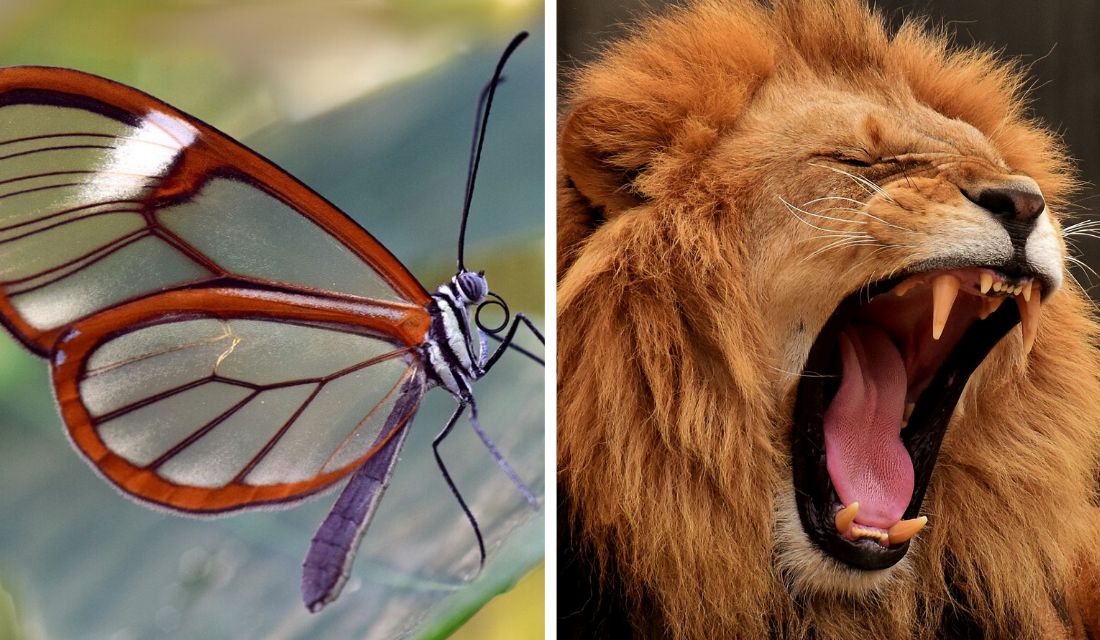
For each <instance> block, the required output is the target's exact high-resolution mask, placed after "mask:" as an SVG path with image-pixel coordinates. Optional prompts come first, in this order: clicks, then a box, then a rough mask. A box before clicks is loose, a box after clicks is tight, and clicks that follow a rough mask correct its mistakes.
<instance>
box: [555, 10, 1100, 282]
mask: <svg viewBox="0 0 1100 640" xmlns="http://www.w3.org/2000/svg"><path fill="white" fill-rule="evenodd" d="M666 4H681V3H680V2H662V1H661V0H648V1H644V2H643V1H640V0H604V1H594V0H560V1H559V2H558V65H559V67H558V68H559V85H558V86H559V93H560V87H561V86H562V79H561V78H562V73H561V72H563V71H564V72H566V73H567V72H568V70H570V69H573V68H575V67H576V66H577V65H578V64H582V63H584V62H585V61H587V60H590V59H591V58H592V57H593V55H594V54H595V53H596V52H598V51H599V47H600V42H601V41H603V40H605V39H608V38H615V37H617V36H620V35H622V34H623V29H622V27H621V25H622V24H625V23H629V22H631V21H632V20H633V19H635V18H636V17H638V16H640V15H644V14H645V13H647V12H649V11H654V10H660V9H661V8H662V7H664V6H665V5H666ZM872 4H873V5H874V6H876V7H878V8H879V9H880V10H882V11H883V12H884V13H885V14H886V15H887V17H888V18H889V21H890V23H891V24H892V25H894V26H897V25H899V24H900V23H901V21H902V20H903V19H904V17H905V16H907V15H917V16H925V17H927V18H928V19H929V23H930V24H931V25H932V26H934V27H939V26H941V25H942V26H945V27H947V28H948V29H950V30H951V31H952V32H954V33H955V40H956V42H957V43H958V44H960V45H964V46H969V45H971V44H982V45H984V46H986V47H989V48H992V49H995V50H997V51H1000V52H1001V53H1002V55H1004V56H1007V57H1012V58H1018V59H1019V60H1020V61H1021V62H1023V63H1024V64H1025V65H1028V66H1029V67H1030V69H1031V75H1032V77H1033V78H1034V85H1033V86H1034V89H1033V90H1032V94H1031V95H1032V98H1033V103H1032V109H1033V110H1034V113H1035V115H1037V116H1038V117H1039V118H1041V119H1042V120H1043V121H1044V122H1045V123H1046V124H1047V125H1048V126H1050V127H1051V128H1053V129H1054V130H1055V131H1057V132H1059V133H1060V134H1062V136H1063V137H1064V140H1065V143H1066V145H1067V146H1068V147H1069V149H1070V153H1071V154H1072V155H1073V157H1075V158H1076V159H1077V160H1078V168H1079V169H1080V172H1081V179H1082V180H1084V182H1085V183H1086V185H1085V188H1084V190H1083V191H1082V192H1081V193H1080V194H1078V196H1077V197H1076V198H1075V204H1076V208H1075V210H1073V211H1071V212H1070V213H1071V214H1072V215H1073V217H1074V219H1073V220H1072V222H1077V221H1080V220H1085V219H1090V218H1097V217H1100V189H1098V188H1097V185H1098V184H1100V38H1097V33H1098V32H1100V2H1096V0H1050V1H1048V2H1042V1H1040V0H910V1H903V0H879V1H877V2H873V3H872ZM1074 244H1075V245H1076V248H1077V249H1078V254H1077V257H1078V258H1080V259H1081V260H1083V261H1084V262H1085V263H1087V264H1089V265H1090V266H1091V267H1092V268H1093V269H1097V270H1098V271H1100V241H1098V240H1092V239H1090V238H1080V237H1078V238H1075V239H1074ZM1074 275H1075V276H1076V277H1077V279H1078V280H1079V281H1080V282H1081V284H1082V285H1083V286H1085V287H1086V288H1088V289H1089V290H1090V292H1091V294H1092V296H1093V298H1094V299H1096V298H1098V297H1100V288H1096V287H1097V286H1098V285H1100V277H1098V276H1097V275H1096V274H1094V273H1091V272H1087V273H1086V272H1085V271H1083V270H1082V269H1080V268H1076V267H1075V268H1074Z"/></svg>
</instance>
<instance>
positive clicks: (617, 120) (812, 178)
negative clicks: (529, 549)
mask: <svg viewBox="0 0 1100 640" xmlns="http://www.w3.org/2000/svg"><path fill="white" fill-rule="evenodd" d="M688 5H689V6H688V7H687V8H686V9H683V10H680V11H676V12H673V13H672V14H671V15H669V16H667V17H663V18H655V19H652V20H650V21H649V22H646V23H643V25H642V26H641V27H639V28H638V29H637V30H636V31H635V32H634V34H633V36H632V37H631V39H628V40H626V41H624V42H621V43H619V44H617V45H615V46H614V47H612V48H611V50H610V51H609V52H607V53H606V54H605V56H604V58H603V59H602V60H600V61H597V62H596V63H594V64H593V65H592V66H590V67H588V68H585V69H583V70H581V72H579V73H578V74H577V76H576V77H575V82H574V85H573V89H572V91H573V93H572V96H571V101H570V104H569V107H568V108H567V110H566V111H565V112H564V113H563V120H562V127H561V137H560V147H559V194H558V197H559V215H558V242H559V253H560V255H559V285H558V305H559V306H558V313H559V320H558V354H559V409H558V416H559V424H558V452H559V454H558V455H559V458H558V462H559V483H560V486H561V492H562V495H563V496H564V497H565V500H566V501H567V502H568V508H569V513H568V514H566V515H565V516H564V517H565V518H568V521H569V522H571V523H572V524H573V526H574V528H575V529H576V533H575V539H577V540H580V541H581V544H582V545H583V546H584V547H585V550H582V555H583V554H588V555H589V556H591V557H592V560H591V563H592V565H593V566H594V569H593V570H592V574H594V575H597V576H599V577H600V579H606V577H607V576H608V575H613V576H614V577H615V578H616V579H617V580H618V581H619V582H620V583H621V588H619V591H621V592H622V593H625V594H627V596H626V597H627V598H628V599H629V598H633V599H634V601H632V602H630V603H628V604H629V605H630V606H632V607H633V608H634V609H633V610H634V611H636V612H637V616H636V618H635V620H650V624H653V625H657V628H660V629H665V630H668V632H669V634H670V635H673V636H681V637H716V636H735V635H740V636H742V637H764V636H766V635H769V634H773V635H784V634H788V635H791V636H792V637H798V636H799V635H800V634H803V633H805V630H806V629H808V628H811V627H812V628H813V629H814V630H815V633H816V634H817V636H818V637H822V638H825V637H838V638H839V637H853V636H860V637H865V636H867V635H875V634H877V635H880V636H883V637H910V636H915V635H917V634H918V632H919V630H920V629H925V630H927V629H939V628H940V627H938V626H937V625H939V624H941V622H939V621H941V620H942V619H946V618H948V617H949V616H948V614H947V613H945V612H946V611H947V610H948V609H952V608H956V611H955V613H954V614H952V615H955V616H959V615H966V616H970V619H972V620H974V621H975V624H976V625H978V626H979V627H981V628H983V629H990V630H994V631H995V632H996V633H994V635H996V634H997V633H1002V634H1007V635H1012V636H1020V637H1023V636H1027V635H1036V636H1038V637H1057V635H1058V633H1054V632H1053V631H1051V630H1052V629H1063V630H1064V629H1070V628H1071V627H1072V625H1073V624H1074V623H1073V621H1072V617H1073V615H1076V614H1075V613H1073V612H1074V611H1077V610H1080V609H1075V606H1076V605H1075V604H1074V603H1075V602H1076V600H1075V598H1076V595H1075V592H1074V587H1073V585H1074V584H1075V581H1076V578H1075V572H1077V571H1078V570H1079V568H1080V567H1081V566H1085V565H1086V564H1087V563H1088V562H1087V561H1088V557H1089V556H1088V550H1090V549H1094V548H1095V545H1096V541H1097V532H1096V529H1097V527H1096V522H1095V521H1096V516H1095V512H1094V508H1093V506H1092V500H1094V496H1095V494H1096V480H1095V478H1096V477H1097V474H1098V473H1100V461H1098V454H1097V452H1098V451H1100V428H1098V425H1097V420H1096V416H1097V415H1100V362H1098V358H1097V355H1096V349H1095V346H1094V344H1095V338H1094V336H1096V335H1097V334H1098V330H1097V327H1096V325H1095V323H1094V321H1093V319H1092V315H1091V313H1090V311H1089V310H1088V309H1089V307H1088V305H1089V303H1088V301H1087V299H1086V298H1085V296H1084V295H1083V293H1082V292H1081V290H1080V288H1079V287H1078V286H1076V285H1075V284H1073V283H1071V282H1065V281H1064V280H1063V278H1064V277H1065V274H1066V271H1065V260H1066V253H1065V245H1064V242H1063V240H1062V232H1061V225H1060V222H1059V219H1060V216H1062V209H1063V208H1064V207H1065V204H1066V199H1067V194H1069V193H1070V192H1071V191H1072V188H1073V180H1072V178H1071V177H1070V176H1071V171H1070V169H1069V164H1068V160H1067V159H1066V155H1065V153H1064V152H1063V151H1062V150H1061V149H1060V147H1059V145H1058V143H1057V141H1056V140H1055V138H1054V136H1053V135H1052V134H1050V133H1049V132H1048V131H1046V130H1045V129H1043V128H1042V127H1041V126H1039V125H1038V124H1037V123H1035V122H1033V121H1030V120H1028V119H1026V118H1025V117H1024V116H1023V115H1021V114H1022V113H1023V110H1022V108H1021V106H1020V101H1021V97H1020V94H1019V88H1020V87H1021V86H1023V79H1022V76H1020V75H1019V73H1018V72H1017V71H1016V70H1015V69H1014V68H1013V67H1011V66H1006V65H1005V64H1003V63H1001V62H998V61H997V60H996V59H995V58H994V57H993V56H991V55H989V54H986V53H982V52H973V51H959V50H956V49H953V48H952V47H951V45H950V44H949V43H948V42H946V41H945V40H944V39H942V38H940V37H938V36H933V35H928V34H926V33H925V32H924V31H923V30H922V29H921V28H920V27H919V26H917V25H914V24H906V25H905V26H903V27H902V28H901V30H900V31H899V32H897V33H895V34H892V35H887V33H886V31H885V28H884V26H883V21H882V20H881V19H880V18H878V17H876V16H875V15H874V14H872V13H871V12H870V10H869V9H867V7H866V6H865V5H864V4H862V3H861V2H858V1H856V0H776V1H775V2H773V3H771V7H764V6H761V4H759V3H756V2H751V1H749V0H693V1H692V2H689V3H688ZM1071 380H1072V381H1073V382H1072V383H1068V382H1067V381H1071ZM1054 523H1057V525H1056V526H1053V525H1054ZM1039 541H1041V543H1040V542H1039ZM956 603H962V604H956ZM962 609H965V614H960V613H958V611H959V610H962ZM761 611H767V612H770V613H768V614H767V615H765V616H763V617H762V616H761V615H760V612H761ZM652 612H656V613H652ZM654 620H656V621H654ZM943 624H946V623H943ZM944 628H946V627H944ZM776 629H784V630H789V631H784V632H782V633H778V632H776V631H775V630H776ZM1006 630H1011V631H1006ZM857 632H858V633H857ZM937 633H938V631H937ZM945 633H946V632H945ZM1059 633H1061V632H1059ZM1067 633H1068V632H1067ZM941 635H942V634H941ZM947 636H948V637H949V636H950V634H949V633H948V634H947Z"/></svg>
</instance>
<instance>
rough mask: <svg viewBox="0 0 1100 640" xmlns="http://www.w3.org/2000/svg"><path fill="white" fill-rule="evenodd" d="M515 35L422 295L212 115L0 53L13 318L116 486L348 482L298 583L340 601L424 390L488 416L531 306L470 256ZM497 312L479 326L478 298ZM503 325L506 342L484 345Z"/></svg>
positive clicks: (70, 420) (238, 488) (159, 494)
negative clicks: (454, 256) (476, 192)
mask: <svg viewBox="0 0 1100 640" xmlns="http://www.w3.org/2000/svg"><path fill="white" fill-rule="evenodd" d="M526 37H527V34H526V33H520V34H519V35H517V36H516V37H515V38H514V39H513V40H512V42H511V43H510V44H509V45H508V47H507V48H506V49H505V51H504V53H503V55H502V56H501V58H500V60H499V62H498V64H497V66H496V69H495V71H494V74H493V77H492V80H491V81H490V82H489V83H488V84H487V85H486V86H485V88H484V90H483V91H482V92H481V95H480V96H479V100H478V114H477V116H476V118H475V128H474V137H473V144H472V147H471V153H470V165H469V169H468V173H467V184H466V191H465V199H464V203H463V209H462V217H461V227H460V232H459V241H458V247H459V249H458V269H457V271H456V273H455V275H454V277H453V278H451V280H450V281H448V282H446V283H444V284H442V285H440V286H439V287H438V288H437V289H436V290H435V291H434V292H432V293H429V292H428V291H427V290H425V289H424V287H423V286H422V285H421V284H420V283H419V282H418V281H417V280H416V279H415V278H414V277H413V276H412V274H410V273H409V271H408V270H407V269H406V268H405V267H404V266H403V265H402V264H401V262H400V261H398V260H397V258H395V257H394V256H393V255H392V254H391V253H390V252H389V251H388V250H387V249H386V248H385V247H384V246H383V245H382V244H380V243H379V242H378V241H377V240H375V238H374V237H372V236H371V235H370V233H368V232H367V231H366V230H364V229H363V228H362V227H360V226H359V225H358V224H356V223H355V222H354V221H353V220H352V219H351V218H349V217H348V216H346V215H345V214H344V213H342V212H341V211H339V210H338V209H337V208H336V207H335V206H333V205H332V204H330V203H329V202H328V201H326V200H325V199H324V198H322V197H321V196H320V195H318V194H317V193H315V192H314V191H312V190H310V189H309V188H308V187H306V186H305V185H303V184H302V183H301V182H299V181H297V180H296V179H294V178H293V177H292V176H290V175H289V174H287V173H286V172H284V171H283V170H281V169H280V168H278V167H277V166H276V165H274V164H273V163H271V162H270V161H268V160H266V159H264V158H262V157H261V156H259V155H258V154H256V153H255V152H253V151H251V150H249V149H247V148H246V147H244V146H243V145H241V144H240V143H238V142H236V141H234V140H232V139H231V138H229V137H228V136H226V135H225V134H223V133H221V132H219V131H217V130H216V129H214V128H213V127H211V126H209V125H207V124H205V123H203V122H202V121H200V120H198V119H196V118H194V117H192V116H189V115H187V114H184V113H182V112H180V111H178V110H176V109H174V108H173V107H171V106H169V105H167V104H165V103H163V102H161V101H159V100H157V99H156V98H153V97H151V96H149V95H147V94H145V93H142V92H141V91H138V90H136V89H133V88H130V87H127V86H125V85H122V84H118V83H115V82H113V81H110V80H106V79H104V78H100V77H97V76H93V75H89V74H86V73H82V72H79V71H74V70H68V69H57V68H46V67H10V68H5V69H0V322H2V323H3V325H4V326H5V327H6V328H7V329H8V330H9V331H10V332H11V333H12V335H14V336H15V337H16V338H17V339H18V340H19V341H20V342H21V343H22V344H23V345H24V346H25V347H27V348H28V349H29V350H30V351H32V352H34V353H35V354H37V355H39V356H42V357H44V358H46V359H48V360H49V363H50V371H51V374H52V380H53V386H54V390H55V395H56V398H57V403H58V407H59V410H60V413H61V416H62V418H63V420H64V422H65V424H66V427H67V429H68V433H69V436H70V438H71V440H72V442H73V444H74V446H75V447H76V448H77V450H78V451H79V452H80V453H81V454H82V455H83V457H84V458H85V459H86V460H87V461H88V462H89V463H90V464H91V465H92V467H93V469H95V470H96V471H97V472H98V473H99V474H100V475H101V476H103V477H104V478H105V479H106V480H108V481H109V482H110V483H111V484H113V485H114V486H116V487H117V488H119V489H120V490H122V491H123V492H124V493H125V494H127V495H129V496H131V497H134V498H136V499H137V500H139V501H141V502H144V503H148V504H151V505H153V506H156V507H161V508H165V509H168V510H171V511H175V512H181V513H185V514H193V515H211V514H221V513H232V512H238V511H244V510H249V509H257V508H272V507H275V508H281V507H287V506H291V505H293V504H296V503H298V502H300V501H301V500H303V499H305V498H308V497H310V496H313V495H316V494H318V493H320V492H322V491H325V490H327V489H329V488H332V487H333V486H334V485H335V484H337V483H338V482H340V481H342V480H345V479H346V480H347V484H346V486H345V487H344V489H343V491H342V493H341V494H340V496H339V498H338V499H337V500H336V502H335V504H334V506H333V508H332V510H331V511H330V513H329V515H328V516H327V517H326V518H325V519H324V521H323V522H322V523H321V525H320V527H319V529H318V530H317V533H316V535H315V536H314V537H313V540H312V542H311V545H310V548H309V551H308V553H307V555H306V558H305V561H304V563H303V578H302V596H303V600H304V601H305V604H306V607H307V608H308V609H309V610H310V611H313V612H316V611H319V610H320V609H322V608H323V607H324V606H325V605H327V604H328V603H330V602H332V601H333V600H335V599H336V598H337V596H338V595H339V593H340V591H341V589H342V588H343V585H344V583H345V582H346V581H347V579H348V576H349V572H350V568H351V564H352V561H353V560H354V558H355V554H356V551H357V549H358V546H359V542H360V541H361V539H362V536H363V534H364V533H365V531H366V529H367V526H368V525H369V523H370V520H371V517H372V516H373V514H374V511H375V509H376V508H377V506H378V502H379V500H380V498H381V496H382V494H383V492H384V490H385V488H386V485H387V484H388V482H389V479H390V477H391V475H392V473H393V469H394V466H395V464H396V461H397V456H398V453H399V451H400V450H401V445H402V443H403V442H404V440H405V437H406V435H407V433H408V430H409V427H410V424H411V422H412V420H413V416H414V415H415V413H416V411H417V408H418V407H419V404H420V401H421V399H422V398H423V397H424V394H425V393H426V392H427V391H428V390H430V389H432V388H434V387H442V388H443V389H445V390H446V391H448V392H449V393H450V394H451V395H452V396H453V397H454V398H455V400H456V401H457V403H458V407H457V408H456V410H455V411H454V413H453V414H452V416H451V418H450V419H449V420H448V422H447V423H446V425H445V426H444V428H443V429H442V431H440V433H439V435H438V436H436V438H435V440H434V441H433V452H434V454H435V458H436V461H437V463H438V465H439V469H440V471H441V473H442V474H443V477H444V479H445V480H446V482H447V484H448V486H449V487H450V489H451V491H452V493H453V494H454V497H455V499H456V500H457V501H458V504H459V505H460V507H461V508H462V510H463V512H464V513H465V515H466V517H467V519H468V520H469V522H470V524H471V525H472V527H473V530H474V533H475V535H476V538H477V542H478V548H479V552H480V558H481V561H482V563H484V560H485V546H484V542H483V539H482V535H481V532H480V530H479V528H478V525H477V520H476V518H475V517H474V515H473V513H472V512H471V510H470V508H469V507H468V506H467V504H466V502H465V501H464V500H463V498H462V496H461V494H460V493H459V491H458V489H457V487H456V486H455V484H454V482H453V481H452V479H451V477H450V474H449V473H448V471H447V468H446V466H445V465H444V463H443V459H442V457H441V456H440V454H439V449H438V447H439V444H440V443H441V442H442V441H443V439H444V438H446V437H447V435H448V434H449V433H450V432H451V431H452V429H453V428H454V426H455V425H456V424H457V422H458V421H459V419H460V418H461V417H462V416H463V415H464V414H466V413H467V412H469V418H470V423H471V425H472V426H473V428H474V430H475V431H476V432H477V434H478V435H479V436H480V438H481V439H482V440H483V441H484V443H485V445H486V446H487V448H488V449H489V451H490V453H491V454H492V456H493V457H494V458H495V460H496V461H497V463H498V464H499V465H500V467H501V468H502V469H503V470H504V472H505V473H506V474H507V475H508V476H509V477H510V478H511V480H512V481H513V483H515V484H516V486H517V487H518V488H519V490H520V491H521V492H522V493H523V495H524V497H525V498H526V500H527V501H528V502H529V503H530V504H531V506H532V507H534V508H536V509H537V508H538V506H539V505H538V501H537V500H536V498H535V497H534V496H533V495H532V493H531V492H530V490H529V489H528V488H527V487H526V485H525V484H524V482H523V481H522V480H521V479H520V478H519V476H518V474H516V472H515V471H514V470H513V469H512V468H511V467H510V466H509V465H508V463H507V462H506V461H505V460H504V458H503V456H501V454H500V453H499V451H498V450H497V449H496V447H495V446H494V445H493V443H492V442H491V440H490V439H489V438H488V436H487V435H486V434H485V432H484V431H483V430H482V429H481V426H480V423H479V422H478V408H477V402H476V400H475V397H474V394H473V391H472V389H471V385H472V383H473V382H475V381H476V380H478V379H479V378H481V377H482V376H484V375H485V374H486V373H488V372H489V371H490V370H491V369H492V368H493V366H494V365H495V364H496V363H497V362H498V361H499V359H500V358H501V357H502V356H503V355H504V353H505V352H506V351H507V350H508V349H513V350H516V351H518V352H520V353H522V354H523V355H525V356H527V357H529V358H531V359H533V360H535V361H537V362H539V363H542V360H541V358H539V357H538V356H536V355H535V354H533V353H531V352H529V351H527V350H525V349H523V348H521V347H519V346H518V345H516V344H513V339H514V338H515V336H516V333H517V331H518V330H519V329H520V328H521V327H526V328H527V329H528V330H529V331H530V332H531V333H532V334H533V335H534V336H535V337H536V338H537V339H538V340H539V341H540V342H543V343H545V341H544V338H543V336H542V334H541V332H540V331H539V330H538V328H537V327H536V326H535V325H534V323H533V322H532V321H531V320H530V319H528V318H527V317H526V316H525V315H523V314H522V313H517V314H515V315H514V316H513V315H512V314H511V312H510V310H509V309H508V306H507V304H506V303H505V302H504V300H503V299H501V298H500V296H498V295H497V294H495V293H493V292H491V291H490V290H489V287H488V283H487V280H486V278H485V274H484V272H474V271H470V270H468V269H466V267H465V263H464V256H463V252H464V244H465V242H464V241H465V230H466V221H467V218H468V215H469V211H470V204H471V201H472V196H473V188H474V182H475V178H476V175H477V168H478V163H479V161H480V157H481V150H482V146H483V144H484V139H485V125H486V123H487V122H488V117H489V112H490V109H491V106H492V101H493V96H494V94H495V91H496V88H497V86H498V84H499V82H500V80H501V73H502V71H503V68H504V65H505V63H506V62H507V60H508V58H509V56H511V54H512V52H513V51H515V49H516V47H518V46H519V44H520V43H521V42H522V41H523V40H524V39H525V38H526ZM493 306H495V307H498V308H499V309H500V310H502V311H503V315H504V319H503V321H502V322H500V323H499V324H496V325H494V326H486V325H485V324H484V322H483V321H482V319H481V312H482V311H483V310H484V309H485V308H487V307H493ZM490 339H494V340H495V341H496V342H497V343H498V344H496V345H495V346H493V345H491V344H490V342H489V340H490Z"/></svg>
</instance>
